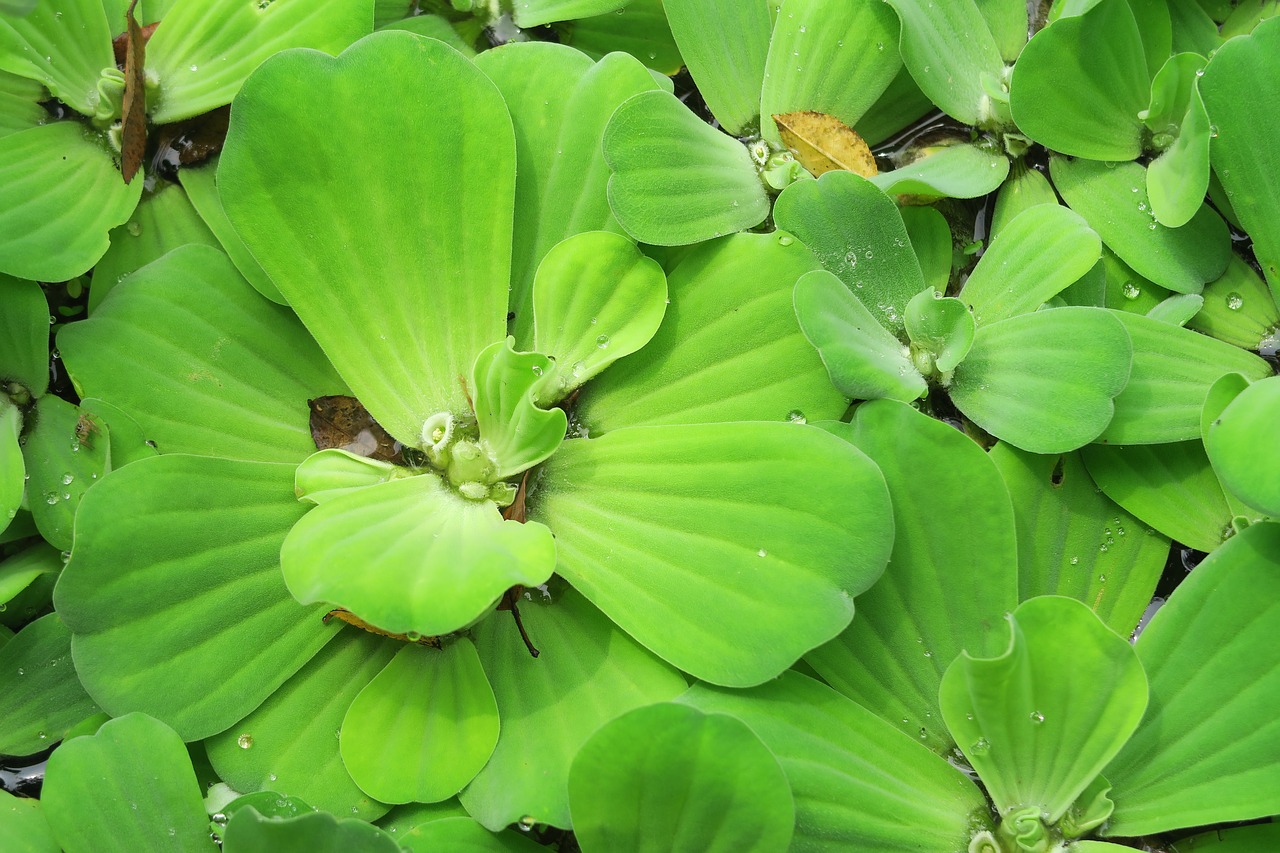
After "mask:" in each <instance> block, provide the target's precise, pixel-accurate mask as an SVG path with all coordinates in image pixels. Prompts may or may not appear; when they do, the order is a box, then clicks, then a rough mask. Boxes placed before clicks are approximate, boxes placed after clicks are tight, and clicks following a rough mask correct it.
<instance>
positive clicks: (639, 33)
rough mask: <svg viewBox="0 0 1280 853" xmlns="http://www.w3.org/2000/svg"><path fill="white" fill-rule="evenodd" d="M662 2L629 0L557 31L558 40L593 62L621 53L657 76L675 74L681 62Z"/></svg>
mask: <svg viewBox="0 0 1280 853" xmlns="http://www.w3.org/2000/svg"><path fill="white" fill-rule="evenodd" d="M662 2H663V0H631V2H630V3H628V4H627V5H626V6H624V7H623V8H621V9H619V10H617V11H616V12H610V13H608V14H605V15H596V16H594V17H591V18H581V19H579V20H577V21H574V22H573V23H572V25H570V26H567V27H564V28H562V29H560V34H561V35H560V38H561V41H563V42H564V43H565V44H567V45H572V46H573V47H575V48H577V49H578V50H580V51H582V52H583V53H585V54H587V55H588V56H590V57H591V58H593V59H601V58H603V57H604V56H606V55H607V54H609V53H612V52H614V51H623V52H626V53H629V54H631V55H632V56H634V57H635V58H636V59H638V60H640V61H641V62H643V63H644V64H645V65H647V66H648V67H649V68H652V69H653V70H655V71H657V72H659V74H663V75H666V74H675V73H676V72H677V71H679V70H680V66H681V65H683V64H684V61H683V60H682V59H681V57H680V49H679V48H678V47H677V46H676V42H675V39H674V38H673V37H672V35H671V28H670V27H669V26H667V16H666V13H665V12H664V11H663V5H662ZM659 79H660V80H661V79H663V78H659ZM669 85H670V84H664V86H669ZM668 91H670V89H668Z"/></svg>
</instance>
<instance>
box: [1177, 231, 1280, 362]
mask: <svg viewBox="0 0 1280 853" xmlns="http://www.w3.org/2000/svg"><path fill="white" fill-rule="evenodd" d="M1187 325H1188V326H1189V327H1190V328H1192V329H1195V330H1196V331H1198V332H1204V333H1205V334H1206V335H1210V336H1212V337H1215V338H1217V339H1218V340H1220V341H1224V342H1226V343H1229V344H1234V345H1235V346H1238V347H1241V348H1243V349H1256V350H1260V351H1262V352H1264V353H1267V352H1269V353H1270V354H1272V355H1274V354H1275V351H1276V349H1277V348H1280V307H1277V305H1276V302H1275V299H1273V298H1272V296H1271V291H1270V290H1268V289H1267V283H1266V282H1265V281H1263V280H1262V278H1261V277H1260V276H1259V275H1258V274H1257V273H1256V272H1254V269H1253V267H1251V266H1249V263H1248V262H1247V261H1245V260H1244V259H1243V258H1241V257H1240V256H1239V255H1236V254H1234V253H1233V254H1232V256H1231V263H1230V264H1229V265H1228V266H1227V271H1226V272H1224V273H1223V274H1222V277H1221V278H1218V279H1216V280H1215V281H1211V282H1209V283H1208V284H1206V285H1205V287H1204V306H1203V307H1202V308H1201V309H1200V312H1199V313H1198V314H1196V316H1194V317H1192V318H1191V320H1189V321H1188V323H1187Z"/></svg>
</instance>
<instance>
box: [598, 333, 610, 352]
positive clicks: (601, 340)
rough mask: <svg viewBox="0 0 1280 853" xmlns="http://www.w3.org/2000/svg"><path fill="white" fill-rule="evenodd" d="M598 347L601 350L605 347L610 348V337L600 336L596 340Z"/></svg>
mask: <svg viewBox="0 0 1280 853" xmlns="http://www.w3.org/2000/svg"><path fill="white" fill-rule="evenodd" d="M596 346H597V347H598V348H600V349H604V348H605V347H607V346H609V336H608V335H600V336H598V337H597V338H596Z"/></svg>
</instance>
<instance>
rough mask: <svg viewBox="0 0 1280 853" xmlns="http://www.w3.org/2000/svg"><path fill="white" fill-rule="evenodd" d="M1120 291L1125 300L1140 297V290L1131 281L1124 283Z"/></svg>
mask: <svg viewBox="0 0 1280 853" xmlns="http://www.w3.org/2000/svg"><path fill="white" fill-rule="evenodd" d="M1121 291H1122V292H1123V293H1124V298H1125V299H1137V298H1138V297H1139V296H1141V295H1142V288H1141V287H1138V285H1136V284H1135V283H1133V282H1132V281H1126V282H1125V283H1124V287H1123V288H1121Z"/></svg>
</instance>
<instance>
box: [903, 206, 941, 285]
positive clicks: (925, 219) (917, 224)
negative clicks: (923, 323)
mask: <svg viewBox="0 0 1280 853" xmlns="http://www.w3.org/2000/svg"><path fill="white" fill-rule="evenodd" d="M898 212H899V213H900V214H901V215H902V224H903V225H905V226H906V227H907V236H908V237H909V238H910V239H911V249H912V251H914V252H915V255H916V260H917V261H918V262H919V263H920V271H921V272H922V273H924V279H925V281H926V282H927V283H928V284H929V286H930V287H932V288H933V289H934V290H937V291H940V292H942V293H946V292H947V286H948V284H949V283H950V281H951V260H952V246H951V226H950V225H948V224H947V219H946V217H945V216H943V215H942V214H941V213H939V212H938V210H937V209H936V208H933V207H904V208H901V209H900V210H899V211H898Z"/></svg>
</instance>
